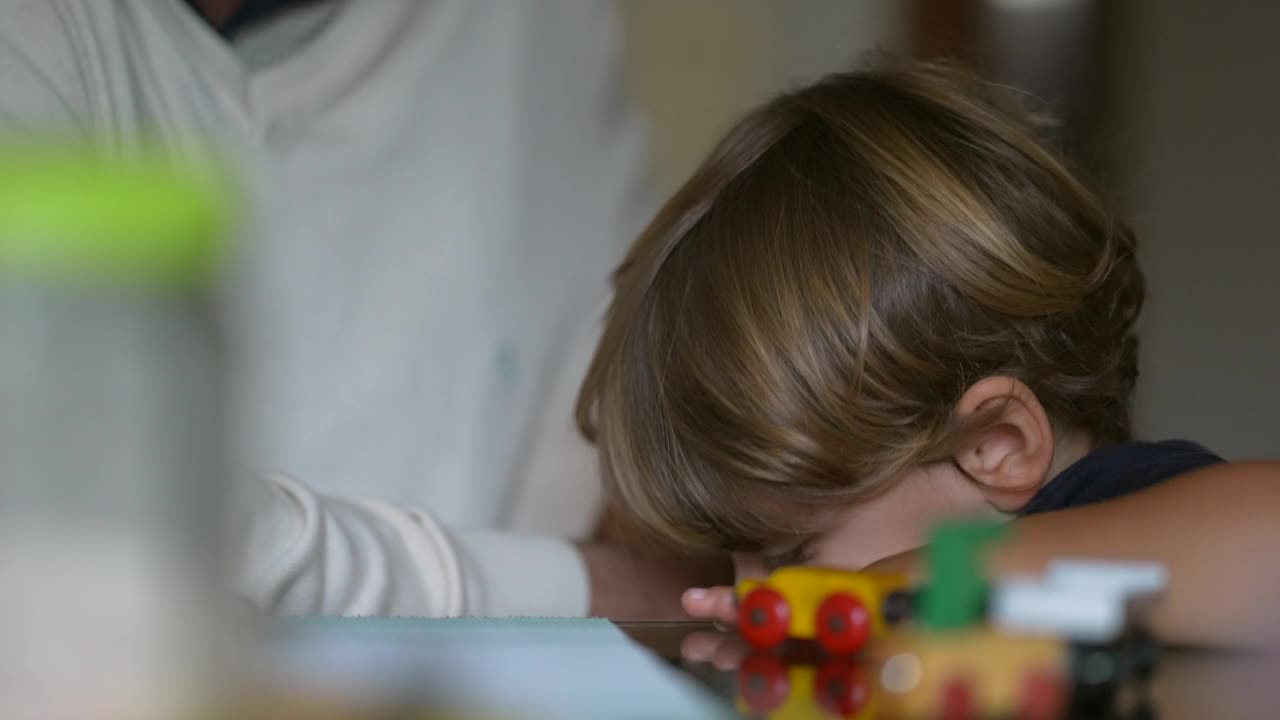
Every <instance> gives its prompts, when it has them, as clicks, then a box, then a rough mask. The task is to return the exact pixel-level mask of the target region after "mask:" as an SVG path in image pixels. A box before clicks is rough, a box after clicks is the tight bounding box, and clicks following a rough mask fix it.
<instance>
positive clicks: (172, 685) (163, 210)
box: [0, 143, 229, 719]
mask: <svg viewBox="0 0 1280 720" xmlns="http://www.w3.org/2000/svg"><path fill="white" fill-rule="evenodd" d="M228 219H229V211H228V209H227V204H226V195H225V191H224V190H223V189H221V185H220V184H219V182H218V181H217V180H216V179H215V178H214V177H213V176H212V174H210V175H209V176H205V175H200V174H197V173H194V172H190V171H183V172H180V171H178V170H176V169H174V168H173V166H172V165H171V164H168V163H165V162H161V161H159V160H157V159H151V158H149V156H147V154H146V153H138V154H136V155H134V157H132V158H131V159H130V160H129V161H127V162H125V161H114V162H108V161H105V160H101V159H99V158H98V157H96V155H95V153H94V152H93V151H92V150H91V149H90V146H89V145H88V144H83V145H81V144H76V143H71V144H66V145H55V144H49V145H45V146H41V147H30V146H29V144H28V146H24V147H22V148H18V147H7V148H6V147H3V146H0V348H3V350H2V351H0V587H3V588H4V591H3V593H0V628H2V629H3V637H4V644H3V648H2V649H0V716H3V717H6V718H29V717H57V718H131V719H133V718H172V717H179V716H181V715H184V714H190V711H191V710H192V709H194V706H195V705H196V704H198V703H200V702H201V699H200V695H201V693H202V692H204V691H208V690H212V688H207V687H205V685H206V684H208V683H210V682H212V678H213V677H214V673H213V669H214V668H213V665H211V663H212V662H213V661H214V659H215V657H216V656H217V653H216V652H215V648H214V647H213V644H214V641H215V640H217V639H219V636H220V634H221V628H216V627H214V626H215V625H216V624H217V619H218V618H220V617H221V612H222V608H224V607H226V606H224V605H223V604H222V601H221V598H222V597H223V595H222V593H223V592H224V591H225V585H224V584H223V583H222V582H221V580H222V577H223V572H222V570H223V560H222V553H221V552H220V551H219V548H220V546H221V542H220V541H221V537H220V533H221V530H222V525H221V523H222V520H223V518H222V512H221V509H222V506H223V497H222V496H223V483H224V482H225V478H226V477H227V476H226V458H225V456H226V452H225V442H224V434H225V433H224V427H223V424H224V423H223V418H224V411H223V407H222V405H223V402H224V397H225V392H224V382H225V378H224V368H223V362H222V350H221V347H220V345H219V343H218V340H217V333H216V332H215V330H214V327H213V323H212V318H211V317H210V316H209V315H207V314H206V313H205V312H204V308H205V306H204V304H203V302H202V298H203V295H204V294H205V293H206V292H207V291H208V290H209V288H210V285H211V281H212V279H213V277H214V275H215V271H216V266H217V262H216V261H217V258H218V256H219V255H220V248H221V246H222V245H223V239H224V237H225V236H226V233H227V230H228Z"/></svg>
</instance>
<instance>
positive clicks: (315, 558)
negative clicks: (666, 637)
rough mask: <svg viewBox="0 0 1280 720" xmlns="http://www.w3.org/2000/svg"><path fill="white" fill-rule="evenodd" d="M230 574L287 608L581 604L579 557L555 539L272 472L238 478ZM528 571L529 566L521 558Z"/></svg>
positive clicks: (503, 610)
mask: <svg viewBox="0 0 1280 720" xmlns="http://www.w3.org/2000/svg"><path fill="white" fill-rule="evenodd" d="M242 491H244V492H245V494H244V495H242V496H241V498H240V502H239V503H238V507H239V508H240V510H241V513H242V514H241V516H240V518H241V520H242V521H245V520H247V522H248V523H249V525H248V527H247V528H246V529H245V530H246V532H245V534H244V538H243V545H242V546H241V547H240V548H239V550H238V552H239V554H240V556H241V563H240V566H239V575H240V577H239V584H240V589H241V591H242V592H243V593H244V594H245V595H246V596H247V597H248V598H249V599H251V600H252V601H254V602H255V603H257V604H258V605H259V606H261V607H262V608H264V609H266V610H268V611H271V612H275V613H279V614H286V615H304V614H305V615H315V614H322V615H402V616H431V617H442V616H458V615H491V616H493V615H497V616H501V615H514V614H520V615H560V616H577V615H584V614H585V613H586V611H587V607H588V600H589V598H588V584H587V577H586V569H585V567H584V565H583V563H582V559H581V557H580V556H579V554H578V552H577V550H575V549H574V547H573V546H572V545H571V544H569V543H567V542H565V541H562V540H558V539H554V538H546V537H533V536H528V535H517V534H508V533H501V532H489V531H481V532H456V533H455V532H450V531H447V530H446V529H445V528H444V527H442V526H441V525H440V524H439V523H437V522H436V521H435V520H433V519H432V518H431V517H430V516H429V515H428V514H426V513H425V512H422V511H420V510H416V509H412V508H405V507H399V506H395V505H391V504H389V503H385V502H382V501H378V500H372V499H352V498H338V497H330V496H325V495H320V494H318V493H315V492H314V491H312V490H311V489H309V488H307V487H306V486H305V485H303V484H302V483H299V482H298V481H296V480H294V479H292V478H288V477H285V476H282V475H268V476H262V477H260V478H258V479H255V480H252V481H250V487H247V488H242ZM531 568H536V569H537V570H536V575H534V576H533V577H530V569H531Z"/></svg>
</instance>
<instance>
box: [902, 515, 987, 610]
mask: <svg viewBox="0 0 1280 720" xmlns="http://www.w3.org/2000/svg"><path fill="white" fill-rule="evenodd" d="M1006 531H1007V527H1006V524H1005V523H1002V522H992V521H985V520H983V521H965V522H947V523H943V524H942V525H939V526H938V527H937V528H936V529H935V530H934V532H933V538H932V539H931V540H930V542H929V547H928V549H927V550H926V559H927V560H928V564H929V583H928V585H927V586H926V587H925V589H924V596H923V598H922V600H921V603H922V608H921V622H922V623H923V624H924V626H925V627H926V628H928V629H930V630H951V629H959V628H964V627H967V626H970V625H973V624H975V623H979V622H981V621H982V618H983V615H984V613H985V607H984V606H985V603H986V595H987V579H986V574H985V573H984V572H983V568H982V550H983V548H984V547H985V546H986V545H989V544H990V543H993V542H995V541H997V540H999V539H1001V538H1002V537H1004V535H1005V532H1006Z"/></svg>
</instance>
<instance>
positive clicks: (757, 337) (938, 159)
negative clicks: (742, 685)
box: [577, 64, 1144, 550]
mask: <svg viewBox="0 0 1280 720" xmlns="http://www.w3.org/2000/svg"><path fill="white" fill-rule="evenodd" d="M1143 294H1144V291H1143V279H1142V274H1141V272H1140V270H1139V268H1138V266H1137V261H1136V259H1135V256H1134V237H1133V233H1132V232H1131V230H1130V229H1129V227H1128V226H1127V225H1125V224H1124V223H1122V222H1120V221H1119V220H1118V219H1117V218H1116V217H1115V216H1114V215H1113V214H1112V213H1111V212H1109V211H1108V210H1107V208H1106V207H1105V206H1104V203H1103V202H1102V201H1101V200H1100V198H1099V197H1098V195H1097V194H1095V193H1094V192H1093V191H1091V190H1090V189H1089V188H1087V187H1086V186H1085V185H1084V184H1082V182H1081V181H1080V180H1079V179H1077V178H1076V177H1075V176H1074V175H1073V173H1072V172H1070V171H1069V170H1068V169H1067V168H1066V167H1065V165H1064V163H1063V161H1061V160H1060V159H1059V158H1058V157H1056V156H1055V155H1054V154H1053V153H1052V152H1051V151H1050V150H1048V149H1046V147H1045V146H1044V145H1042V144H1040V143H1039V142H1038V141H1037V140H1036V139H1035V128H1034V127H1033V126H1032V124H1031V123H1030V122H1029V121H1028V119H1027V116H1026V115H1025V114H1024V113H1023V112H1021V111H1020V109H1019V108H1018V107H1017V106H1016V105H1015V104H1014V103H1013V102H1011V101H1010V99H1009V98H1008V97H1007V96H1005V95H1003V94H1002V93H1001V92H1000V91H999V90H998V89H996V88H993V87H992V86H989V85H986V84H983V83H981V82H980V81H978V80H976V79H974V78H972V77H969V76H966V75H964V74H962V73H960V72H958V71H955V70H951V69H948V68H945V67H940V66H937V65H907V64H890V65H882V66H880V67H878V68H875V69H871V70H867V71H863V72H854V73H848V74H840V75H833V76H830V77H828V78H825V79H823V80H822V81H820V82H818V83H816V84H814V85H811V86H809V87H806V88H803V89H801V90H798V91H795V92H791V93H787V94H784V95H782V96H780V97H778V98H776V99H774V100H773V101H771V102H769V103H767V104H765V105H764V106H762V107H760V108H759V109H757V110H755V111H754V112H752V113H750V114H749V115H747V116H746V117H745V118H744V119H743V120H741V121H740V122H739V123H738V124H737V125H736V126H735V127H734V128H733V129H732V130H731V131H730V132H729V134H728V135H727V136H726V137H725V138H724V139H723V140H722V141H721V142H720V143H719V145H718V146H717V147H716V148H715V149H714V151H713V152H712V153H711V154H710V156H709V157H708V158H707V159H706V160H705V161H704V162H703V164H702V165H701V167H700V168H699V169H698V170H697V171H696V172H695V173H694V175H693V176H692V177H691V178H690V179H689V180H688V182H686V183H685V184H684V186H683V187H681V188H680V190H679V191H678V192H677V193H676V194H675V195H674V197H672V198H671V199H670V201H669V202H667V203H666V205H665V206H664V207H663V208H662V209H661V210H660V211H659V212H658V214H657V216H656V217H655V218H654V219H653V221H652V222H651V223H650V225H649V226H648V228H647V229H645V231H644V232H643V233H642V234H641V235H640V237H639V238H638V239H637V240H636V242H635V243H634V245H633V246H632V247H631V250H630V252H629V253H628V255H627V257H626V259H625V261H624V262H623V264H622V265H621V266H620V267H619V268H618V270H617V272H616V276H615V296H614V299H613V303H612V305H611V307H610V309H609V312H608V316H607V324H606V327H605V332H604V336H603V338H602V340H601V342H600V345H599V347H598V349H597V350H596V354H595V357H594V360H593V362H592V364H591V368H590V370H589V372H588V375H587V378H586V382H585V384H584V386H583V388H582V392H581V395H580V397H579V400H578V408H577V414H578V422H579V425H580V426H581V428H582V431H583V433H584V434H585V435H586V436H587V437H588V438H589V439H592V440H593V441H594V442H595V443H596V444H597V445H598V447H599V449H600V454H601V459H602V463H603V467H604V475H605V477H606V479H607V483H608V487H609V488H610V490H611V492H612V493H613V495H614V497H615V498H616V499H617V500H618V501H619V503H620V504H621V506H622V507H623V508H624V509H626V510H627V511H629V513H630V514H631V515H633V516H634V518H635V519H637V520H638V521H639V522H640V524H641V525H642V526H644V527H647V528H649V529H651V530H653V531H655V532H656V533H657V534H658V535H659V536H661V537H663V538H665V539H667V540H670V541H673V542H674V543H676V544H679V545H681V546H685V547H688V548H700V549H720V550H752V549H761V548H765V547H769V546H771V545H773V544H774V543H777V542H783V541H786V540H787V539H788V538H794V537H795V536H796V535H802V534H807V533H810V532H814V531H816V530H817V529H819V526H820V525H821V523H822V521H823V517H824V513H825V511H827V510H831V509H835V508H840V507H844V506H847V505H848V504H849V503H852V502H856V501H858V500H859V499H862V498H866V497H870V496H872V495H874V494H875V493H877V492H879V491H881V490H883V489H884V488H885V487H886V486H887V484H888V483H890V482H891V481H892V480H893V479H894V478H895V477H898V476H900V475H901V473H903V472H904V471H905V470H907V469H908V468H910V467H913V466H915V465H918V464H921V463H927V462H933V461H939V460H945V459H948V458H950V457H951V456H952V455H953V454H954V452H955V450H956V449H957V448H958V447H959V444H960V443H962V442H964V441H965V440H966V439H967V438H970V437H972V434H973V433H975V432H979V431H981V430H982V429H984V428H983V422H984V419H983V418H982V417H978V418H972V419H970V420H969V421H961V420H959V419H958V418H957V417H956V414H955V405H956V402H957V401H958V400H959V398H960V397H961V395H962V394H963V393H964V391H965V390H966V389H967V388H968V387H969V386H970V385H971V384H972V383H974V382H975V381H977V380H979V379H982V378H984V377H990V376H994V375H1004V376H1010V377H1014V378H1017V379H1019V380H1021V381H1022V382H1024V383H1025V384H1026V385H1027V386H1028V387H1030V388H1031V390H1032V391H1033V392H1035V394H1036V396H1037V398H1038V399H1039V400H1040V402H1041V403H1042V404H1043V405H1044V407H1045V409H1046V411H1047V412H1048V413H1049V415H1050V418H1051V420H1052V422H1053V423H1054V425H1055V429H1056V430H1064V429H1074V430H1082V431H1087V432H1088V433H1090V434H1091V435H1092V437H1093V438H1094V439H1095V440H1096V441H1097V442H1100V443H1105V442H1112V441H1119V440H1123V439H1126V438H1127V437H1128V435H1129V413H1128V403H1129V397H1130V395H1131V393H1132V389H1133V385H1134V381H1135V378H1136V375H1137V367H1136V354H1137V343H1136V341H1135V339H1134V337H1133V333H1132V329H1133V323H1134V320H1135V319H1136V317H1137V315H1138V313H1139V311H1140V309H1141V305H1142V299H1143Z"/></svg>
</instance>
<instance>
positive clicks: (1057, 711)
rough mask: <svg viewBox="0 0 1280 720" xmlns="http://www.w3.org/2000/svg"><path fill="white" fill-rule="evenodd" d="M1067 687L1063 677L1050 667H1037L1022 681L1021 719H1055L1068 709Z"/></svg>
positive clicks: (1019, 713)
mask: <svg viewBox="0 0 1280 720" xmlns="http://www.w3.org/2000/svg"><path fill="white" fill-rule="evenodd" d="M1066 700H1067V689H1066V687H1065V686H1064V685H1063V682H1062V678H1061V677H1060V676H1059V675H1057V674H1056V673H1054V672H1053V671H1052V670H1049V669H1048V668H1043V667H1041V668H1036V669H1034V670H1032V671H1031V672H1029V673H1027V676H1026V678H1025V679H1023V681H1022V704H1021V705H1020V706H1019V708H1018V717H1019V718H1021V720H1053V718H1057V717H1062V715H1063V712H1064V711H1065V710H1066Z"/></svg>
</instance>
